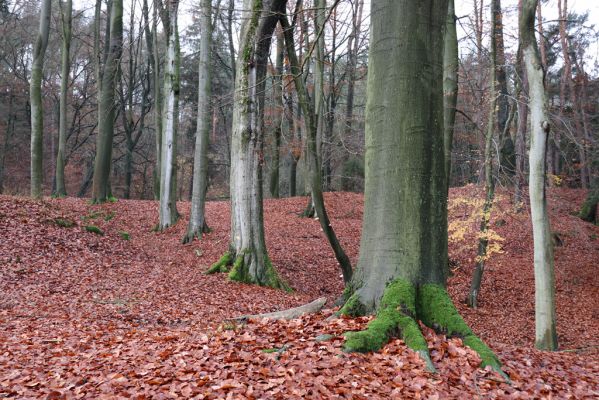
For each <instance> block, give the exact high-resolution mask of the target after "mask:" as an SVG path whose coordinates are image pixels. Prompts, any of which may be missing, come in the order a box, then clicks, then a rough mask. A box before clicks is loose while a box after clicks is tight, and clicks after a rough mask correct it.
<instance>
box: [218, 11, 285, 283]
mask: <svg viewBox="0 0 599 400" xmlns="http://www.w3.org/2000/svg"><path fill="white" fill-rule="evenodd" d="M285 3H286V1H285V0H263V1H255V0H245V1H244V6H243V10H244V11H243V13H242V20H243V25H242V30H241V41H240V47H239V57H238V58H237V61H236V73H235V76H236V80H235V103H234V106H233V134H232V138H231V177H230V190H231V241H230V244H229V252H228V253H227V254H225V255H224V256H223V258H222V259H221V260H220V261H219V262H218V263H216V264H215V265H213V266H212V268H211V269H210V271H209V272H217V271H223V270H227V265H230V264H232V269H231V270H230V272H229V278H230V279H232V280H237V281H243V282H248V283H256V284H259V285H264V286H272V287H277V288H287V286H286V285H285V283H284V282H283V281H282V280H281V279H280V278H279V277H278V275H277V273H276V271H275V269H274V267H273V266H272V264H271V262H270V260H269V257H268V253H267V250H266V243H265V240H264V221H263V205H262V196H263V194H262V163H263V147H264V121H263V117H264V88H265V79H264V78H265V76H266V63H267V60H268V54H269V51H270V42H271V39H272V34H273V31H274V29H275V26H276V23H277V20H278V15H277V14H279V13H283V12H284V10H285Z"/></svg>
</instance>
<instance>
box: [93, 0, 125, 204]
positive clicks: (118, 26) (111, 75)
mask: <svg viewBox="0 0 599 400" xmlns="http://www.w3.org/2000/svg"><path fill="white" fill-rule="evenodd" d="M122 50H123V1H122V0H113V2H112V11H111V15H110V45H109V47H108V51H107V54H106V55H105V59H106V62H105V63H104V67H103V72H102V88H101V95H100V102H99V104H98V117H99V121H98V126H99V131H98V137H97V140H96V159H95V162H94V178H93V184H92V189H93V194H92V202H93V203H103V202H105V201H107V200H108V198H109V197H110V196H111V195H112V193H111V192H110V168H111V164H112V141H113V136H114V119H115V113H116V104H115V98H114V97H115V96H114V95H115V92H116V78H117V75H118V69H119V63H120V59H121V53H122Z"/></svg>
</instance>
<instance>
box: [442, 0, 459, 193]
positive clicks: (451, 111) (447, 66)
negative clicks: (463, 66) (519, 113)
mask: <svg viewBox="0 0 599 400" xmlns="http://www.w3.org/2000/svg"><path fill="white" fill-rule="evenodd" d="M445 26H446V28H445V29H446V30H445V46H444V54H443V103H444V104H443V108H444V113H443V132H444V133H443V148H444V155H445V181H446V183H447V191H448V192H449V185H450V178H451V150H452V145H453V132H454V125H455V114H456V105H457V102H458V68H459V53H458V36H457V31H456V16H455V7H454V0H449V2H448V9H447V21H446V25H445Z"/></svg>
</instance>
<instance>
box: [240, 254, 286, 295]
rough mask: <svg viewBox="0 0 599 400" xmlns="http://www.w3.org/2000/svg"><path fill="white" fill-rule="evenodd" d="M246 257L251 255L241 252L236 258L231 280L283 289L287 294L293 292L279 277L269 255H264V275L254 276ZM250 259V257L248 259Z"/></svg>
mask: <svg viewBox="0 0 599 400" xmlns="http://www.w3.org/2000/svg"><path fill="white" fill-rule="evenodd" d="M246 255H249V252H248V251H244V252H241V253H240V254H238V255H237V257H236V258H235V262H234V263H233V268H231V271H230V272H229V279H230V280H232V281H237V282H245V283H253V284H257V285H260V286H268V287H272V288H275V289H283V290H285V291H286V292H291V291H292V289H291V287H290V286H289V285H287V283H285V281H283V279H281V278H280V277H279V274H278V273H277V271H276V270H275V268H274V267H273V265H272V263H271V262H270V259H269V258H268V255H266V254H265V255H264V271H263V273H262V274H258V275H253V274H251V273H250V268H249V267H250V266H249V265H248V263H247V262H246ZM248 258H249V257H248Z"/></svg>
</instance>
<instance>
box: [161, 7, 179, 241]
mask: <svg viewBox="0 0 599 400" xmlns="http://www.w3.org/2000/svg"><path fill="white" fill-rule="evenodd" d="M178 9H179V1H178V0H169V3H168V17H167V18H164V19H163V22H164V25H165V31H166V32H167V34H168V36H167V37H168V39H167V40H168V42H167V46H166V63H165V64H166V66H165V69H164V92H163V93H164V104H163V106H162V112H163V113H164V116H163V118H162V146H161V150H160V153H161V156H162V159H161V161H160V164H161V170H160V212H159V216H160V221H159V223H158V229H160V230H163V229H166V228H168V227H169V226H172V225H174V224H175V222H177V219H178V218H179V213H178V212H177V191H176V190H177V183H176V177H177V130H178V126H179V87H180V86H179V85H180V83H179V82H180V57H181V56H180V49H179V28H178V25H177V20H178Z"/></svg>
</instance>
